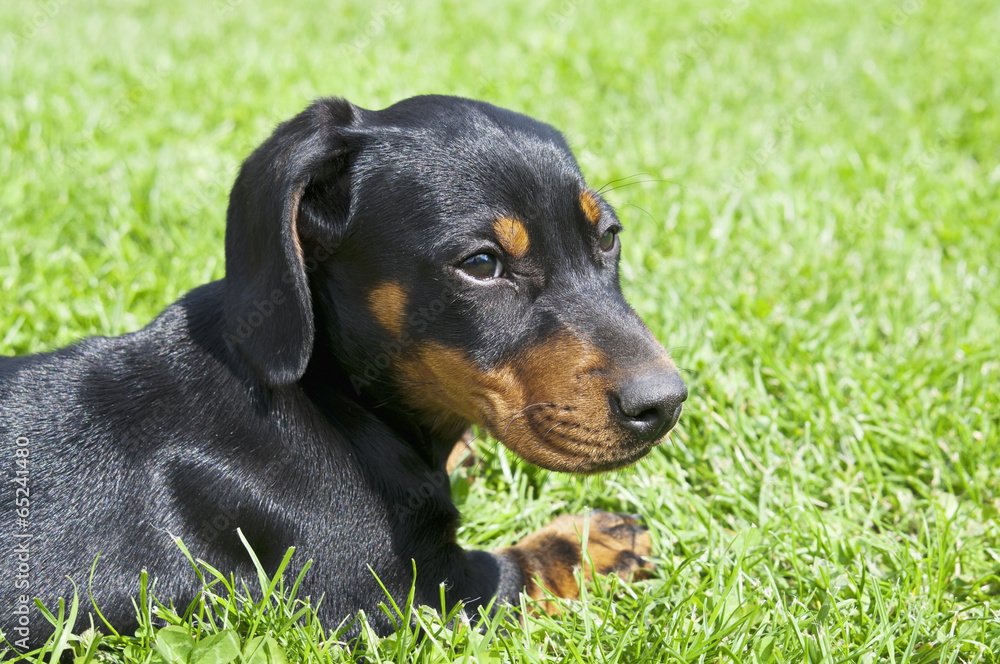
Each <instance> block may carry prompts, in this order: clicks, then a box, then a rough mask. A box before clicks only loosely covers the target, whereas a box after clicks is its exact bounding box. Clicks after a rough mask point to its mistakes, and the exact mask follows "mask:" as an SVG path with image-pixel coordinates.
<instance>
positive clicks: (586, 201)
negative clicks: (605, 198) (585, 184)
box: [580, 189, 601, 226]
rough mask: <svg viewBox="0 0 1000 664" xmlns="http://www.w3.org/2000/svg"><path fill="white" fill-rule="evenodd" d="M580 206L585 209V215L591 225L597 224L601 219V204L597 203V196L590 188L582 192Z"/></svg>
mask: <svg viewBox="0 0 1000 664" xmlns="http://www.w3.org/2000/svg"><path fill="white" fill-rule="evenodd" d="M580 207H581V208H582V209H583V216H585V217H586V218H587V221H589V222H590V225H591V226H596V225H597V222H598V221H600V220H601V206H600V205H598V204H597V197H596V196H594V192H592V191H591V190H590V189H584V190H583V191H581V192H580Z"/></svg>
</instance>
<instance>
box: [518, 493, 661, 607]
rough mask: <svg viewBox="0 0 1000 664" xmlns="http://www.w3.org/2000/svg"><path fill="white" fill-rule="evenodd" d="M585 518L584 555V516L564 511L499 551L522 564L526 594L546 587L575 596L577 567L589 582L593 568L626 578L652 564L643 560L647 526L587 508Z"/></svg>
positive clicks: (542, 594) (647, 550) (559, 594)
mask: <svg viewBox="0 0 1000 664" xmlns="http://www.w3.org/2000/svg"><path fill="white" fill-rule="evenodd" d="M589 520H590V524H589V528H588V531H587V554H588V555H589V558H590V559H589V560H586V559H585V558H584V556H583V553H582V546H581V544H582V536H583V531H584V517H583V516H580V515H569V514H564V515H562V516H559V517H556V518H555V519H554V520H553V521H552V522H551V523H550V524H549V525H547V526H545V527H544V528H542V529H541V530H539V531H538V532H535V533H532V534H531V535H528V536H527V537H525V538H524V539H522V540H521V541H520V542H518V543H517V544H516V545H514V546H512V547H508V548H506V549H501V550H500V551H499V552H498V553H500V554H501V555H507V556H508V557H509V558H511V559H512V560H513V561H515V562H516V563H517V565H518V566H519V567H520V568H521V570H522V572H523V573H524V577H525V579H526V580H527V585H526V586H525V593H526V594H527V595H528V596H529V597H531V598H532V599H535V600H538V599H542V598H543V597H545V590H548V591H549V592H550V593H552V594H553V595H555V596H557V597H565V598H567V599H576V598H578V597H579V596H580V586H579V584H578V583H577V580H576V575H575V570H576V569H577V568H583V577H584V580H586V581H592V580H593V579H594V575H595V573H596V574H617V575H618V576H619V577H621V578H622V579H626V580H627V579H630V578H643V577H646V576H648V575H649V570H650V569H652V568H653V565H652V563H650V562H649V561H647V560H646V559H645V558H646V557H647V556H649V554H650V552H651V550H652V542H651V540H650V537H649V531H648V530H646V529H645V528H642V527H640V526H638V525H636V523H635V521H634V520H633V519H632V518H630V517H627V516H624V515H621V514H613V513H611V512H600V511H598V512H591V514H590V517H589ZM543 588H544V590H543ZM539 604H540V605H541V607H542V609H543V610H544V611H545V612H546V613H550V614H551V613H558V606H557V605H556V604H555V603H554V602H551V601H547V600H545V601H542V602H540V603H539Z"/></svg>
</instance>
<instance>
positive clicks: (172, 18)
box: [0, 0, 1000, 663]
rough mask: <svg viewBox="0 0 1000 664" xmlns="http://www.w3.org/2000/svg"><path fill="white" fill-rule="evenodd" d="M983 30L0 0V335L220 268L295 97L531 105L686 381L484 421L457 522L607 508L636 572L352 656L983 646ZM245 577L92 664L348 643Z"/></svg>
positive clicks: (86, 315) (111, 307)
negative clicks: (250, 174) (617, 427)
mask: <svg viewBox="0 0 1000 664" xmlns="http://www.w3.org/2000/svg"><path fill="white" fill-rule="evenodd" d="M81 5H93V6H81ZM998 34H1000V5H998V4H997V3H996V2H994V1H992V0H981V1H976V0H961V1H958V2H946V1H945V0H935V1H934V2H931V1H924V0H887V1H882V0H875V1H874V2H872V1H869V2H859V1H856V0H852V1H850V2H835V1H830V0H827V1H821V0H806V1H800V2H796V1H794V0H777V1H774V2H750V1H749V0H732V1H730V2H726V1H714V0H713V1H710V2H695V1H693V0H679V1H678V2H672V3H617V2H610V1H607V2H584V1H582V0H581V1H579V2H576V1H574V0H556V1H555V2H552V3H548V4H546V3H533V2H527V1H523V2H508V3H503V5H502V6H501V5H500V4H493V3H478V4H477V3H468V2H430V1H428V2H414V3H406V2H402V1H395V0H389V1H386V2H380V1H379V0H376V1H375V2H372V3H364V2H353V3H343V2H329V3H321V2H299V3H295V6H294V8H292V7H291V6H286V5H279V4H278V3H268V4H267V5H266V6H260V5H259V4H258V3H256V2H254V3H250V2H246V3H244V2H243V1H242V0H212V1H210V2H205V1H201V2H197V1H194V0H177V1H175V2H163V3H148V4H147V3H140V2H136V1H126V0H113V1H108V2H101V3H72V2H68V1H67V0H38V1H36V2H34V3H13V2H9V3H4V4H3V5H2V7H0V90H2V94H0V173H2V175H3V177H2V181H0V354H22V353H30V352H37V351H42V350H46V349H51V348H55V347H58V346H61V345H65V344H68V343H70V342H72V341H74V340H76V339H78V338H80V337H82V336H86V335H93V334H105V335H111V334H120V333H123V332H127V331H130V330H135V329H137V328H139V327H141V326H143V325H144V324H146V323H147V322H148V321H150V320H151V319H152V318H153V317H154V316H155V315H156V314H157V312H159V311H160V310H161V309H162V308H163V307H164V306H166V305H167V304H168V303H170V302H172V301H173V300H174V299H176V298H177V297H179V296H180V295H181V294H183V293H184V292H186V291H187V290H189V289H191V288H192V287H194V286H196V285H198V284H201V283H204V282H206V281H209V280H212V279H218V278H220V277H222V276H223V232H224V214H225V206H226V199H227V194H228V187H229V186H230V184H231V181H232V178H233V176H234V174H235V170H236V168H237V166H238V164H239V163H240V161H241V159H242V158H243V157H245V156H246V155H247V154H248V153H249V152H250V150H251V149H252V148H253V147H254V146H256V145H257V144H258V143H259V142H260V141H261V140H263V138H264V137H265V136H266V135H267V134H268V133H269V132H270V130H271V129H272V128H273V126H274V125H275V124H276V123H277V122H278V121H280V120H282V119H284V118H287V117H289V116H291V115H292V114H294V113H296V112H297V111H299V110H300V109H301V108H303V107H304V106H305V105H306V104H307V103H308V102H309V101H310V100H311V99H313V98H315V97H317V96H322V95H340V96H344V97H346V98H348V99H350V100H351V101H353V102H355V103H357V104H359V105H361V106H364V107H368V108H381V107H384V106H386V105H388V104H390V103H392V102H393V101H396V100H398V99H401V98H404V97H407V96H410V95H413V94H420V93H429V92H439V93H449V94H457V95H463V96H469V97H476V98H480V99H484V100H487V101H490V102H493V103H496V104H499V105H502V106H506V107H510V108H513V109H516V110H519V111H523V112H525V113H527V114H529V115H532V116H534V117H537V118H540V119H543V120H545V121H547V122H550V123H551V124H553V125H555V126H556V127H558V128H560V129H561V130H562V131H563V132H564V133H565V134H566V136H567V138H568V139H569V141H570V143H571V145H572V146H573V147H574V149H575V151H576V153H577V156H578V159H579V161H580V165H581V167H582V169H583V171H584V173H585V174H586V175H587V177H588V179H589V181H590V182H591V184H592V185H594V186H595V187H600V186H601V185H603V184H605V183H607V182H610V181H612V180H617V179H619V178H629V179H628V180H625V181H624V182H625V183H631V186H623V187H620V188H618V189H616V190H614V191H613V192H612V193H611V194H609V199H610V200H611V201H612V203H613V204H615V205H616V207H617V209H618V211H619V215H620V216H621V218H622V221H623V223H624V224H625V226H626V231H625V232H624V233H623V235H622V241H623V245H624V249H623V266H622V280H623V287H624V289H625V291H626V294H627V296H628V297H629V299H630V301H631V302H632V303H633V305H634V306H635V308H636V309H637V310H638V311H639V313H640V314H641V315H642V316H643V317H644V319H645V320H646V321H647V323H648V324H649V326H650V328H651V329H652V330H653V332H654V333H655V334H656V335H657V336H658V337H659V338H660V339H661V340H662V341H663V343H664V344H665V345H666V346H667V347H668V348H670V349H671V352H672V354H673V356H674V358H675V359H676V361H677V363H678V365H679V366H681V367H682V368H683V369H684V375H685V378H686V380H687V382H688V385H689V389H690V393H691V397H690V399H689V401H688V404H687V406H686V409H685V412H684V415H683V417H682V419H681V423H680V426H679V428H678V429H677V430H676V431H675V433H674V434H672V436H671V441H670V442H669V443H668V444H664V445H662V446H660V447H659V448H657V449H656V450H655V451H654V452H653V453H652V454H651V455H650V456H649V457H648V458H647V459H645V460H643V461H642V462H640V463H639V464H638V465H636V466H635V467H633V468H630V469H627V470H625V471H620V472H616V473H612V474H609V475H605V476H601V477H592V478H576V477H572V476H564V475H559V474H554V473H548V472H542V471H539V470H537V469H533V468H530V467H526V466H524V465H523V464H520V463H517V462H516V460H515V459H514V458H513V457H512V456H511V455H508V454H506V453H504V452H502V451H498V450H497V449H496V446H495V445H494V444H493V443H492V441H488V440H485V441H481V444H480V452H481V454H482V455H483V463H482V464H481V467H480V468H479V469H477V471H476V475H477V480H476V481H475V482H474V483H473V484H472V485H471V486H469V485H468V484H466V483H465V481H464V479H463V478H461V477H457V478H456V479H455V487H456V495H457V500H458V501H459V502H460V503H461V510H462V513H463V516H464V525H463V528H462V530H461V532H460V537H461V539H462V541H463V542H464V543H465V544H467V545H468V546H470V547H480V548H494V547H497V546H503V545H507V544H510V543H512V542H514V541H516V540H517V539H519V538H520V537H522V536H524V535H525V534H526V533H528V532H531V531H532V530H535V529H537V528H539V527H540V526H542V525H544V524H545V523H546V522H547V521H548V520H549V519H550V518H551V517H552V515H553V514H554V513H562V512H572V513H577V512H581V511H582V510H584V509H585V508H586V507H600V508H604V509H610V510H617V511H624V512H636V513H639V514H641V515H642V517H643V518H644V520H645V522H646V524H647V525H648V526H649V528H650V529H651V531H652V535H653V541H654V547H655V550H656V553H657V556H658V568H657V571H656V573H655V575H654V576H653V578H652V579H648V580H643V581H637V582H634V583H631V584H612V585H613V587H609V583H608V582H605V583H601V584H598V585H597V586H596V587H593V588H591V589H590V591H589V593H588V594H587V595H586V596H585V597H584V599H583V600H582V601H580V602H566V603H565V608H564V612H563V615H562V616H559V617H555V618H549V617H545V616H540V615H537V614H532V616H533V617H530V618H528V619H527V620H525V621H524V624H523V625H520V624H518V623H507V624H506V627H504V628H503V629H500V627H501V626H502V625H501V624H500V622H499V620H498V623H497V624H495V625H494V626H493V627H494V628H495V629H494V630H493V631H487V633H485V634H483V633H480V632H478V631H474V630H471V631H470V630H468V629H466V628H464V626H463V624H462V622H461V621H457V622H451V623H445V622H443V621H442V620H441V618H440V617H439V616H437V615H436V614H435V613H434V612H433V611H431V610H429V609H415V610H414V613H413V614H412V616H415V621H416V622H417V623H419V624H421V625H422V626H423V630H424V635H425V637H424V638H423V639H415V638H414V636H413V634H414V633H413V630H412V629H411V628H409V627H407V628H405V629H403V630H401V631H400V632H399V633H398V634H397V635H395V636H393V637H390V638H388V639H384V640H378V639H376V638H374V637H372V638H367V639H364V642H363V643H362V644H360V646H359V647H363V648H365V649H366V650H367V657H368V661H371V662H379V661H419V662H448V661H483V662H487V661H489V662H506V661H511V662H557V661H559V662H562V661H569V662H581V663H582V662H716V661H719V662H766V661H777V662H802V661H810V662H842V661H848V662H930V661H946V662H973V661H986V662H993V661H1000V654H998V653H1000V516H998V515H1000V419H998V418H1000V350H998V341H1000V192H998V188H1000V111H998V109H1000V40H998V39H997V35H998ZM619 184H621V183H619ZM11 443H12V441H2V444H3V445H4V446H5V449H6V448H7V447H8V446H9V445H11ZM8 471H9V469H8V468H5V469H4V471H3V472H4V473H8ZM459 489H461V490H459ZM2 518H7V517H6V516H3V517H2ZM4 546H6V544H4ZM181 555H184V554H183V552H182V551H181V550H180V549H179V550H178V556H181ZM208 562H211V561H208ZM304 562H305V561H298V560H297V559H296V558H295V557H294V556H293V558H292V563H291V565H292V568H294V569H298V568H300V567H301V565H302V563H304ZM317 564H321V563H319V562H317ZM135 573H136V578H137V579H138V578H139V575H140V570H138V569H137V570H136V571H135ZM192 573H194V572H193V571H192ZM5 574H6V573H5ZM4 578H6V577H5V576H0V579H4ZM294 578H295V573H289V575H286V578H285V587H286V589H287V588H290V587H291V585H292V583H293V582H294ZM4 583H6V581H4ZM279 590H280V588H279ZM0 592H9V590H8V589H7V588H3V589H0ZM238 595H240V592H239V589H238V588H237V589H234V591H233V593H230V592H229V591H228V590H227V589H226V588H225V587H224V585H221V584H216V585H215V586H213V592H212V593H210V594H209V595H207V596H206V597H207V599H206V602H207V604H208V607H207V608H206V611H208V613H207V614H206V618H204V619H203V620H202V621H201V622H200V623H199V624H198V625H192V623H191V620H190V619H184V616H172V617H171V616H170V615H169V614H167V613H164V614H163V616H161V618H163V617H164V616H165V617H167V618H168V619H169V620H171V621H173V622H175V623H179V624H180V626H179V627H178V626H175V627H171V628H170V629H169V630H168V631H167V632H166V633H164V634H161V635H153V634H151V633H150V632H149V631H143V632H142V633H141V634H140V635H139V636H138V637H136V638H134V639H132V640H129V639H127V638H124V637H122V638H117V637H114V635H113V634H111V632H110V631H109V630H108V629H107V628H104V627H102V628H101V632H102V634H104V635H105V641H106V643H105V646H104V647H106V648H108V650H106V654H105V655H104V657H106V659H103V660H100V661H119V662H121V661H128V662H133V661H135V662H142V661H146V662H148V661H151V660H150V658H149V657H150V655H149V652H150V648H152V652H155V653H156V655H155V656H154V658H153V659H152V661H183V660H184V657H185V656H183V655H179V656H178V659H176V660H171V659H170V656H168V654H169V653H176V652H182V653H183V652H185V650H184V648H189V647H190V645H191V644H190V641H188V640H186V639H188V637H187V636H186V634H187V633H191V634H193V635H195V636H196V638H198V639H201V640H203V641H205V640H206V639H208V638H213V639H214V641H209V642H207V643H204V644H203V646H202V649H201V650H200V651H199V653H210V654H212V656H213V657H214V656H215V655H218V657H216V659H211V660H210V659H205V660H203V661H206V662H208V661H223V660H224V659H225V657H223V655H224V654H225V653H226V652H229V650H226V649H227V648H229V649H230V650H232V649H233V648H237V647H239V648H246V647H247V645H248V644H250V643H251V640H252V639H253V638H254V637H255V636H262V635H265V634H269V635H270V637H271V639H272V640H271V641H267V648H262V649H261V650H260V652H259V653H258V655H257V659H255V660H254V661H255V662H264V661H272V662H279V661H281V657H282V653H285V655H287V659H288V660H289V661H309V662H338V661H349V660H350V659H351V657H352V656H353V655H352V653H351V652H350V651H349V650H346V649H344V648H342V647H341V646H339V645H337V642H336V639H335V638H329V637H330V635H331V633H332V632H333V630H334V628H335V627H336V625H325V626H317V625H315V624H313V623H311V622H309V621H305V622H301V621H300V622H298V623H296V622H292V621H289V620H288V619H287V616H289V615H291V614H292V613H293V612H294V611H296V610H298V609H299V608H300V607H299V606H298V605H295V604H294V603H292V602H289V601H288V600H287V599H281V598H280V597H277V596H274V597H272V598H271V599H270V600H269V602H270V608H269V609H268V610H267V611H264V610H263V608H262V607H261V606H260V605H258V606H254V605H252V604H241V603H240V602H239V598H238ZM233 596H236V597H235V598H234V597H233ZM213 597H214V599H213ZM80 599H81V610H82V609H83V608H86V607H87V606H89V602H88V601H87V599H86V597H85V594H84V596H81V598H80ZM159 599H160V600H163V601H167V600H169V599H170V598H166V597H164V598H159ZM180 608H183V607H180ZM398 608H399V610H400V611H402V612H404V613H405V612H406V608H405V607H403V606H400V607H398ZM209 609H211V610H209ZM389 610H392V609H391V608H390V609H389ZM209 618H210V619H209ZM160 622H161V623H162V620H161V621H160ZM401 622H403V623H406V622H407V621H406V620H403V621H401ZM216 632H217V633H218V634H220V635H221V636H215V637H210V636H209V635H210V634H213V633H216ZM87 643H92V635H87V636H86V637H85V639H84V640H83V641H76V640H72V639H71V640H70V645H75V647H76V648H77V649H78V652H82V650H83V649H84V648H85V647H86V644H87ZM253 643H254V644H260V643H264V641H260V640H258V641H256V642H253ZM150 644H152V645H150ZM171 644H173V646H176V648H177V649H178V650H171V649H170V648H171V647H173V646H172V645H171ZM178 644H179V645H178ZM185 644H186V645H185ZM227 644H228V645H227ZM265 650H266V651H267V653H269V654H268V655H267V656H266V657H265V655H264V654H263V653H264V651H265ZM234 652H235V651H234ZM246 652H249V651H246ZM165 653H167V654H165ZM219 653H221V654H219ZM88 657H90V659H88ZM93 657H94V655H93V653H91V655H88V656H81V657H80V659H79V661H98V660H97V659H93ZM268 657H270V659H268ZM248 659H249V658H248Z"/></svg>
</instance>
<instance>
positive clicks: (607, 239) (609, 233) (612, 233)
mask: <svg viewBox="0 0 1000 664" xmlns="http://www.w3.org/2000/svg"><path fill="white" fill-rule="evenodd" d="M616 237H618V229H617V228H609V229H608V230H606V231H604V235H602V236H601V251H611V250H612V249H614V248H615V238H616Z"/></svg>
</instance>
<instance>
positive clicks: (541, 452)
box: [500, 439, 656, 475]
mask: <svg viewBox="0 0 1000 664" xmlns="http://www.w3.org/2000/svg"><path fill="white" fill-rule="evenodd" d="M500 442H502V443H503V444H504V446H505V447H507V449H509V450H510V451H512V452H513V453H514V454H516V455H517V456H519V457H521V458H522V459H524V460H525V461H527V462H528V463H530V464H532V465H534V466H538V467H539V468H544V469H545V470H552V471H555V472H559V473H572V474H574V475H597V474H599V473H607V472H611V471H614V470H620V469H622V468H626V467H628V466H631V465H633V464H634V463H636V462H638V461H639V460H641V459H642V458H643V457H645V456H646V455H647V454H649V452H650V451H651V450H652V449H653V447H655V445H656V443H654V444H644V445H623V446H621V447H615V448H608V447H604V446H600V447H598V446H595V447H594V448H593V449H591V450H588V451H582V450H574V453H572V454H567V453H566V452H565V451H564V450H560V449H556V448H555V447H553V446H552V445H547V444H546V443H545V442H540V441H539V442H536V443H535V444H531V445H524V444H523V442H521V444H518V445H512V444H508V442H507V441H504V440H503V439H501V441H500Z"/></svg>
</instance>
